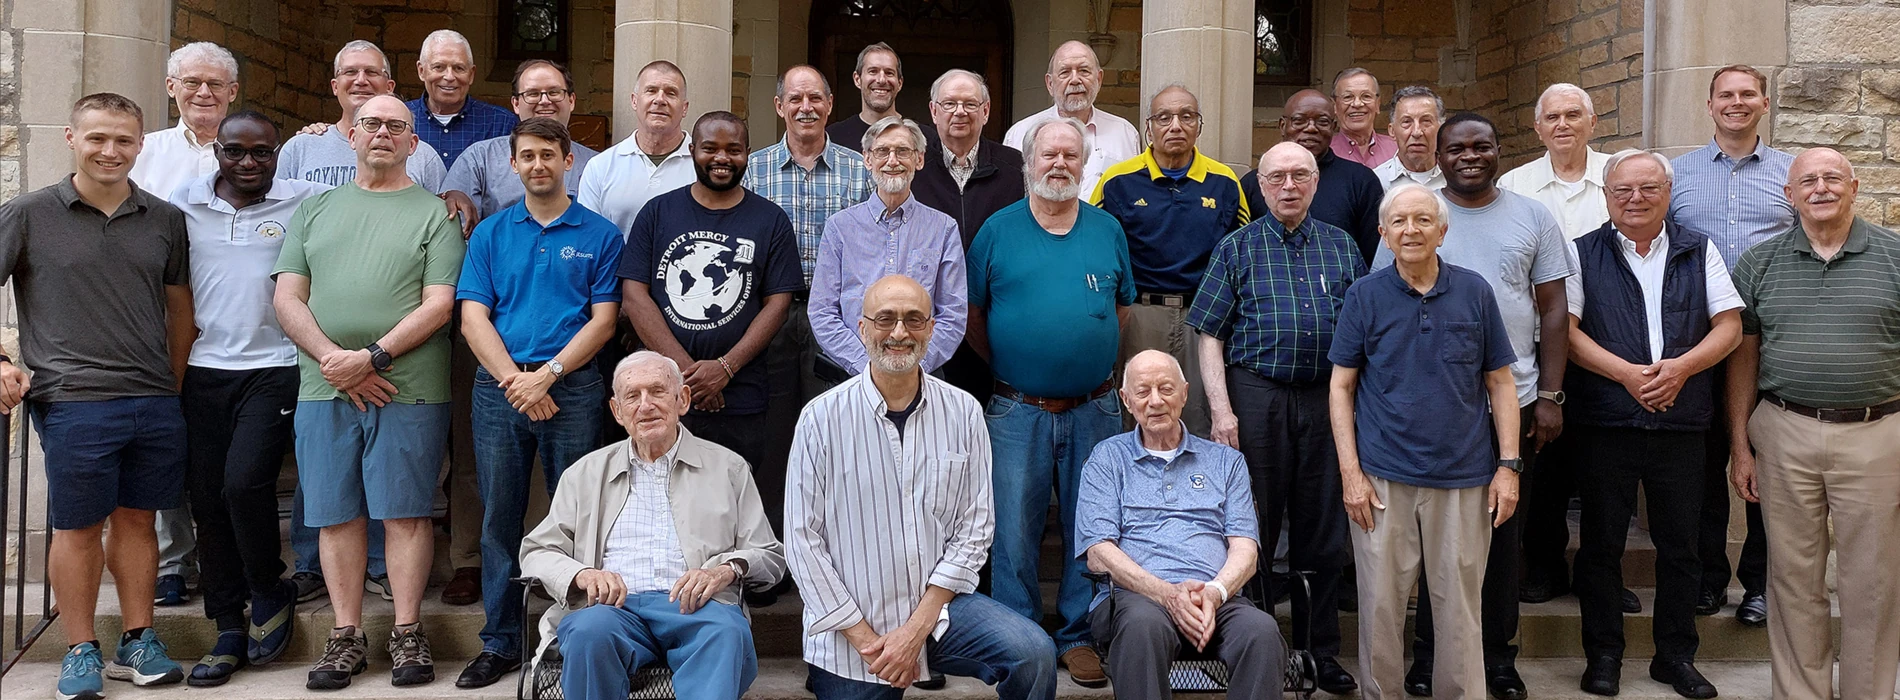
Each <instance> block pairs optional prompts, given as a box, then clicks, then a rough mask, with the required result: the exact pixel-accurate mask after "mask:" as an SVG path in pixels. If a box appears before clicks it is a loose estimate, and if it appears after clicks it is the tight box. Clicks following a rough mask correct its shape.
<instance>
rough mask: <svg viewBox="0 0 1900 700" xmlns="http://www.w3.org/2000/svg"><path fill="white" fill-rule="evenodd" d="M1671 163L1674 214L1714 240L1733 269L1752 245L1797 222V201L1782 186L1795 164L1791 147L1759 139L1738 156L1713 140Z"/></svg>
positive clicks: (1679, 223) (1679, 222)
mask: <svg viewBox="0 0 1900 700" xmlns="http://www.w3.org/2000/svg"><path fill="white" fill-rule="evenodd" d="M1669 164H1670V166H1671V167H1673V168H1674V169H1675V171H1676V176H1675V181H1674V186H1673V187H1671V188H1670V193H1669V216H1670V218H1672V219H1674V220H1675V222H1676V225H1677V226H1681V227H1683V228H1686V229H1689V230H1691V231H1694V232H1696V233H1700V234H1702V235H1704V236H1708V237H1709V238H1710V239H1711V240H1714V241H1715V249H1716V250H1718V251H1721V253H1722V262H1723V264H1726V265H1728V266H1729V269H1731V270H1733V269H1735V264H1736V263H1737V262H1740V261H1741V259H1742V253H1745V252H1747V251H1748V249H1749V248H1753V247H1755V244H1757V243H1760V242H1762V241H1765V240H1768V239H1770V238H1773V237H1775V236H1776V235H1779V234H1781V233H1783V232H1785V231H1787V230H1788V228H1789V227H1792V226H1794V205H1793V204H1789V203H1788V196H1787V195H1786V194H1783V193H1782V191H1781V188H1782V187H1783V186H1785V185H1787V184H1788V166H1790V165H1793V164H1794V156H1791V155H1788V153H1787V152H1786V151H1781V150H1777V149H1773V148H1769V147H1768V143H1767V142H1765V141H1761V140H1760V139H1759V138H1758V139H1757V140H1756V141H1755V152H1754V153H1750V154H1748V155H1746V156H1742V158H1741V160H1736V159H1734V158H1730V157H1728V154H1727V153H1723V152H1722V148H1721V147H1720V146H1718V145H1716V143H1715V141H1714V140H1713V139H1711V140H1710V141H1709V145H1707V146H1703V147H1701V148H1698V149H1696V150H1693V151H1690V152H1688V153H1684V154H1682V155H1680V156H1677V157H1676V159H1675V160H1672V161H1670V162H1669Z"/></svg>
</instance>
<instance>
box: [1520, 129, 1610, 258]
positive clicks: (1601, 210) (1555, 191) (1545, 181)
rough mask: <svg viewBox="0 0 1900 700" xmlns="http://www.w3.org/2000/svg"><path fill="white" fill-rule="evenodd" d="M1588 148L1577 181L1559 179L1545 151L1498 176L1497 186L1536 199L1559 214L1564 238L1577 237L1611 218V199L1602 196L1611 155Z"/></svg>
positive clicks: (1558, 222) (1570, 239) (1558, 218)
mask: <svg viewBox="0 0 1900 700" xmlns="http://www.w3.org/2000/svg"><path fill="white" fill-rule="evenodd" d="M1587 150H1588V153H1587V155H1585V156H1584V159H1585V165H1584V167H1583V177H1582V178H1579V179H1578V180H1577V181H1576V182H1564V181H1563V180H1561V179H1559V178H1558V177H1557V171H1556V169H1555V168H1553V167H1552V166H1551V164H1550V153H1549V152H1545V153H1544V155H1543V157H1541V158H1538V159H1537V160H1533V161H1531V162H1529V163H1525V164H1523V165H1520V166H1517V167H1516V168H1512V169H1511V172H1508V173H1505V174H1504V175H1503V176H1502V177H1499V178H1498V187H1501V188H1503V189H1507V190H1510V191H1512V192H1516V193H1518V194H1521V195H1524V196H1526V197H1530V198H1531V199H1535V200H1537V202H1538V203H1539V204H1542V205H1544V208H1545V209H1549V210H1550V214H1551V216H1555V217H1557V225H1558V226H1559V227H1561V228H1563V232H1564V240H1568V241H1574V240H1577V239H1578V238H1581V237H1582V236H1583V234H1586V233H1589V232H1591V231H1595V230H1597V229H1598V228H1599V227H1601V226H1603V222H1605V221H1609V220H1610V204H1609V200H1607V199H1605V198H1604V196H1603V166H1605V165H1608V164H1609V162H1610V156H1609V154H1607V153H1603V152H1601V151H1598V150H1596V149H1594V148H1591V149H1587Z"/></svg>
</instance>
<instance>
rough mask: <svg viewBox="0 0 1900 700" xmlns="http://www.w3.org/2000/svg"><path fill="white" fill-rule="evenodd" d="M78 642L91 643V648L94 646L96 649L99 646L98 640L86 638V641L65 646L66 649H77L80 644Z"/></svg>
mask: <svg viewBox="0 0 1900 700" xmlns="http://www.w3.org/2000/svg"><path fill="white" fill-rule="evenodd" d="M80 644H91V645H92V648H94V649H97V648H99V640H97V639H88V640H86V641H83V642H80V643H79V644H74V645H71V646H68V647H66V651H72V650H74V649H78V648H79V645H80Z"/></svg>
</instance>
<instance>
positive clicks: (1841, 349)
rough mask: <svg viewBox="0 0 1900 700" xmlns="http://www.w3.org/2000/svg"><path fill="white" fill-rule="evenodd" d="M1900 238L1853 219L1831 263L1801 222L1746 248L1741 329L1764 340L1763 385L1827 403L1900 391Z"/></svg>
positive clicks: (1886, 397) (1740, 284)
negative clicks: (1817, 251)
mask: <svg viewBox="0 0 1900 700" xmlns="http://www.w3.org/2000/svg"><path fill="white" fill-rule="evenodd" d="M1895 270H1900V236H1896V235H1895V234H1894V232H1893V231H1890V230H1888V229H1884V228H1881V227H1879V226H1875V225H1873V224H1870V223H1867V221H1866V220H1864V219H1861V218H1859V217H1855V218H1854V227H1853V229H1851V230H1850V231H1849V232H1848V234H1847V241H1846V242H1845V243H1844V244H1842V245H1841V250H1840V252H1838V253H1835V254H1834V258H1833V259H1831V260H1822V259H1820V258H1819V257H1816V256H1815V253H1814V245H1813V244H1812V243H1810V242H1809V241H1808V235H1807V232H1805V231H1803V230H1802V228H1801V226H1800V225H1799V224H1798V223H1797V224H1796V225H1795V227H1794V228H1793V229H1791V230H1789V231H1788V232H1786V233H1783V234H1782V235H1779V236H1776V237H1774V238H1771V239H1768V240H1767V241H1765V242H1763V243H1762V244H1761V245H1757V246H1755V247H1754V248H1750V249H1749V251H1748V252H1747V253H1744V254H1742V261H1741V264H1739V265H1737V266H1736V268H1735V290H1736V291H1737V292H1739V293H1740V294H1741V297H1742V301H1743V302H1744V303H1746V304H1748V306H1747V307H1745V308H1743V309H1742V332H1743V333H1746V334H1749V335H1759V336H1761V374H1760V379H1759V380H1758V382H1757V385H1758V386H1759V387H1760V388H1761V390H1762V391H1772V392H1775V393H1776V394H1777V395H1779V396H1781V397H1782V398H1784V399H1787V400H1789V401H1793V402H1795V403H1798V404H1803V405H1807V406H1815V407H1819V408H1861V407H1863V406H1873V405H1877V404H1881V403H1885V402H1887V401H1890V400H1893V399H1894V398H1896V397H1900V274H1895V272H1894V271H1895Z"/></svg>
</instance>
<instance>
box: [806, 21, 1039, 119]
mask: <svg viewBox="0 0 1900 700" xmlns="http://www.w3.org/2000/svg"><path fill="white" fill-rule="evenodd" d="M811 15H812V16H811V25H810V26H811V56H812V62H813V64H814V65H816V66H817V67H818V69H819V70H821V71H823V72H824V73H825V77H826V78H828V79H829V80H831V86H832V90H833V92H835V93H836V94H837V103H836V104H837V106H836V107H834V108H833V109H832V112H831V120H832V121H837V120H839V119H843V118H845V117H849V116H852V115H854V114H857V112H858V89H857V87H856V86H853V85H852V84H851V70H852V68H853V67H855V65H856V63H857V59H858V51H859V50H860V49H863V48H864V47H865V46H867V45H869V44H874V43H877V42H879V41H882V42H884V43H887V44H890V45H891V48H893V49H896V50H897V55H898V57H899V58H900V59H902V60H903V62H904V91H903V92H901V93H898V95H897V111H898V113H899V114H902V115H904V116H905V117H906V118H909V119H915V120H917V121H918V122H924V123H927V122H928V121H929V120H930V107H929V104H928V103H929V102H930V83H931V82H932V81H935V80H936V79H937V76H939V75H943V72H944V71H947V70H950V69H952V68H962V69H964V70H969V71H974V72H976V73H979V74H982V76H983V79H984V81H985V82H987V83H989V88H990V121H989V124H988V125H987V126H985V127H984V129H983V135H984V136H985V137H988V138H991V139H997V140H1001V139H1002V138H1003V132H1004V131H1006V130H1008V129H1009V115H1010V114H1011V112H1010V108H1009V96H1010V87H1011V81H1010V53H1011V49H1012V47H1013V46H1014V43H1015V31H1014V29H1013V28H1012V25H1011V22H1010V14H1009V2H1008V0H818V1H817V2H813V3H812V8H811Z"/></svg>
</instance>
